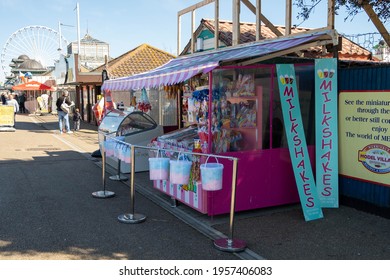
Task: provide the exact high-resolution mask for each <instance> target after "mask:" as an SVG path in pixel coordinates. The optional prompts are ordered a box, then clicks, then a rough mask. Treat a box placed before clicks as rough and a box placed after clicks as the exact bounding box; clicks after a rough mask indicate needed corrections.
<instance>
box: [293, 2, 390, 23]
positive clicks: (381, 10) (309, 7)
mask: <svg viewBox="0 0 390 280" xmlns="http://www.w3.org/2000/svg"><path fill="white" fill-rule="evenodd" d="M322 1H324V2H327V0H294V5H295V6H297V7H298V9H299V10H300V11H299V12H298V18H302V19H303V20H307V19H308V18H309V17H310V15H311V14H312V13H313V12H314V10H315V7H316V6H317V5H318V4H319V3H320V2H322ZM364 1H367V2H369V3H370V4H371V6H372V8H373V9H374V11H375V13H376V14H377V15H378V17H379V19H380V20H381V21H382V22H383V23H385V22H386V21H387V20H389V17H390V7H389V6H390V3H389V2H390V1H389V0H335V13H336V14H338V11H339V9H340V7H342V6H343V7H345V9H346V12H347V14H346V16H345V18H344V20H347V19H351V20H353V17H354V16H355V15H356V14H357V13H360V12H362V11H363V8H362V2H364Z"/></svg>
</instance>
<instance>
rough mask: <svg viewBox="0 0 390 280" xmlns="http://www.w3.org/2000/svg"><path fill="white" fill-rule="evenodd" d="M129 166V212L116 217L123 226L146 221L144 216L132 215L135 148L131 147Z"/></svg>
mask: <svg viewBox="0 0 390 280" xmlns="http://www.w3.org/2000/svg"><path fill="white" fill-rule="evenodd" d="M130 153H131V154H130V158H131V160H130V164H131V174H130V204H131V211H130V213H127V214H121V215H119V216H118V220H119V221H120V222H121V223H125V224H138V223H141V222H144V221H145V220H146V216H145V215H143V214H136V213H134V194H135V189H134V178H135V146H134V145H131V150H130Z"/></svg>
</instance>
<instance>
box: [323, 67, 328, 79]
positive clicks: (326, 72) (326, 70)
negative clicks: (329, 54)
mask: <svg viewBox="0 0 390 280" xmlns="http://www.w3.org/2000/svg"><path fill="white" fill-rule="evenodd" d="M328 76H329V70H328V68H325V69H324V77H325V78H328Z"/></svg>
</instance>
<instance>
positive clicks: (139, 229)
mask: <svg viewBox="0 0 390 280" xmlns="http://www.w3.org/2000/svg"><path fill="white" fill-rule="evenodd" d="M0 139H1V140H0V143H1V145H0V188H1V194H0V222H1V223H0V259H14V260H22V259H41V260H48V259H61V260H68V259H72V260H83V259H92V260H98V259H113V260H119V259H139V260H143V259H157V260H169V259H184V260H191V259H194V260H200V259H206V260H207V259H215V260H239V259H244V260H256V259H258V260H261V259H270V260H272V259H275V260H282V259H287V260H302V259H305V260H322V259H324V260H345V259H347V260H389V259H390V220H389V219H386V218H382V217H379V216H376V215H373V214H369V213H366V212H363V211H359V210H356V209H354V208H350V207H347V206H343V205H341V206H340V208H338V209H324V218H323V219H320V220H316V221H312V222H305V221H304V219H303V215H302V210H301V208H300V205H287V206H282V207H272V208H267V209H258V210H253V211H246V212H240V213H236V215H235V220H234V221H235V223H234V238H237V239H239V240H243V241H245V242H246V243H247V246H248V247H247V249H246V250H245V251H243V252H240V253H229V252H222V251H220V250H218V249H216V248H215V247H214V246H213V240H215V239H218V238H225V237H227V236H228V235H229V215H218V216H215V217H209V216H207V215H202V214H200V213H198V212H196V211H194V210H192V209H191V208H189V207H187V206H185V205H181V204H179V205H178V206H177V207H172V205H171V201H170V199H169V197H167V196H166V195H164V194H162V193H160V192H158V191H156V190H154V189H153V188H152V187H151V182H150V181H149V178H148V176H149V175H148V172H139V173H136V175H135V183H136V194H135V210H136V211H135V212H136V213H142V214H143V215H145V216H146V221H145V222H143V223H139V224H123V223H120V222H119V221H118V220H117V217H118V215H120V214H123V213H128V212H129V210H130V192H129V182H118V181H111V180H107V183H106V188H107V189H108V190H110V191H114V192H115V194H116V196H115V197H113V198H108V199H96V198H93V197H92V195H91V194H92V192H95V191H98V190H101V189H102V186H103V184H102V169H101V167H102V165H101V161H100V159H97V158H93V157H91V153H92V152H94V151H96V150H97V149H98V140H97V127H96V126H93V125H89V124H86V123H82V125H81V130H80V131H77V132H75V133H74V134H69V135H68V134H59V132H58V123H57V117H56V116H53V115H46V116H35V115H30V116H29V115H17V122H16V131H15V132H0ZM107 172H108V173H109V174H108V175H112V174H115V173H116V171H115V170H111V169H110V168H108V170H107ZM127 176H128V174H127Z"/></svg>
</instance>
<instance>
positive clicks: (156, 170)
mask: <svg viewBox="0 0 390 280" xmlns="http://www.w3.org/2000/svg"><path fill="white" fill-rule="evenodd" d="M168 174H169V158H164V157H159V151H157V157H155V158H149V178H150V180H168Z"/></svg>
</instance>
